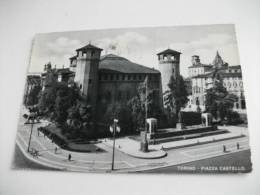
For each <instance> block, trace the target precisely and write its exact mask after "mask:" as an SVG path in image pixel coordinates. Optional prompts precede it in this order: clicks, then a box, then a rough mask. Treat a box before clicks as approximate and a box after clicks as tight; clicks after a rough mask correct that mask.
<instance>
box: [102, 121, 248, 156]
mask: <svg viewBox="0 0 260 195" xmlns="http://www.w3.org/2000/svg"><path fill="white" fill-rule="evenodd" d="M220 128H221V129H227V130H229V131H230V133H225V134H220V135H212V136H206V137H201V138H194V139H187V140H181V141H170V142H165V143H161V144H156V145H149V150H150V151H149V152H147V153H145V152H141V151H140V150H139V148H140V142H138V141H135V140H133V139H130V138H128V137H124V138H117V139H116V142H115V147H116V149H117V150H119V151H121V152H123V153H126V154H128V155H130V156H133V157H136V158H144V159H154V158H162V157H165V156H166V155H167V153H166V152H165V151H163V150H169V149H177V148H183V147H188V146H194V145H200V144H206V143H211V142H217V141H223V140H228V139H235V138H241V137H244V136H247V135H248V132H247V129H246V128H244V127H236V126H226V127H220ZM103 144H106V145H108V146H110V147H113V140H111V139H104V140H103Z"/></svg>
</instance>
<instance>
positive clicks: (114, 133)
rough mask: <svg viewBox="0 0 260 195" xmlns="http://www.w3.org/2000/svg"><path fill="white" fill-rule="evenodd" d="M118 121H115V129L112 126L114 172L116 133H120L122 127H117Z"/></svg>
mask: <svg viewBox="0 0 260 195" xmlns="http://www.w3.org/2000/svg"><path fill="white" fill-rule="evenodd" d="M117 123H118V119H114V123H113V127H111V126H110V132H111V133H113V153H112V165H111V170H112V171H113V170H114V160H115V141H116V131H117V132H118V133H119V132H120V127H119V126H118V125H117Z"/></svg>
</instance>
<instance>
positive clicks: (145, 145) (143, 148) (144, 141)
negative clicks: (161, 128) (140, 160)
mask: <svg viewBox="0 0 260 195" xmlns="http://www.w3.org/2000/svg"><path fill="white" fill-rule="evenodd" d="M140 136H141V142H140V150H141V151H142V152H148V141H147V133H146V131H141V133H140Z"/></svg>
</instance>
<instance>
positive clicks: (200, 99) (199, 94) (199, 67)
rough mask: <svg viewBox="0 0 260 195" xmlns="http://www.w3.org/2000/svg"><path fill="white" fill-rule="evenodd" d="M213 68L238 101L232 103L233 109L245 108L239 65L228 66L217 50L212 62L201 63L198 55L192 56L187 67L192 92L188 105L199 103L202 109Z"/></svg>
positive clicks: (210, 85) (211, 82) (210, 83)
mask: <svg viewBox="0 0 260 195" xmlns="http://www.w3.org/2000/svg"><path fill="white" fill-rule="evenodd" d="M215 70H218V73H219V74H220V76H221V78H222V80H223V85H224V87H225V88H226V89H227V91H228V92H229V93H232V94H235V95H236V96H237V97H238V101H237V102H236V103H235V104H234V109H238V110H243V109H245V108H246V105H245V97H244V88H243V81H242V73H241V66H240V65H235V66H229V64H228V63H226V62H224V60H223V59H222V57H221V56H220V55H219V53H218V52H217V54H216V56H215V58H214V60H213V62H212V64H202V63H201V62H200V58H199V56H197V55H194V56H192V65H191V66H190V67H189V79H190V80H191V92H192V95H191V96H190V98H189V107H196V106H195V105H196V104H199V105H200V106H201V107H202V108H203V109H204V107H205V96H206V90H207V89H209V88H211V87H212V84H213V79H212V76H213V72H214V71H215Z"/></svg>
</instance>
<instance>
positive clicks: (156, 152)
mask: <svg viewBox="0 0 260 195" xmlns="http://www.w3.org/2000/svg"><path fill="white" fill-rule="evenodd" d="M103 144H106V145H108V146H110V147H113V140H111V139H104V140H103ZM115 147H116V149H117V150H119V151H121V152H123V153H126V154H128V155H130V156H133V157H136V158H143V159H155V158H163V157H165V156H166V155H167V153H166V152H165V151H163V150H161V149H159V148H157V149H155V148H153V147H151V146H149V152H142V151H140V150H139V149H140V142H137V141H135V140H132V139H130V138H128V137H124V138H118V139H116V142H115Z"/></svg>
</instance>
